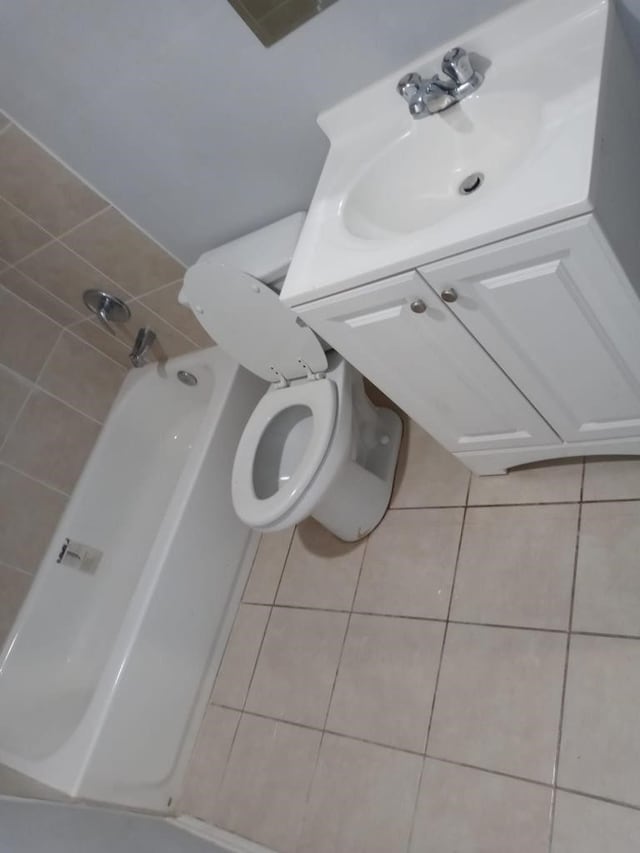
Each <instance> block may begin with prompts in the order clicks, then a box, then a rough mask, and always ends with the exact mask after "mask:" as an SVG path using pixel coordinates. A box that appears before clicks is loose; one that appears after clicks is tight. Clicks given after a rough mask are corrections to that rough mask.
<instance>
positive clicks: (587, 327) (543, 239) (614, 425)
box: [420, 216, 640, 442]
mask: <svg viewBox="0 0 640 853" xmlns="http://www.w3.org/2000/svg"><path fill="white" fill-rule="evenodd" d="M420 274H421V275H422V276H423V277H424V278H425V280H426V281H427V282H428V283H429V284H430V285H431V287H432V288H433V289H434V291H435V292H436V293H437V294H438V295H440V294H444V296H445V297H448V298H449V299H452V300H454V301H452V302H449V303H448V306H449V308H450V309H451V310H452V311H453V312H454V313H455V315H456V316H457V317H458V318H459V320H460V321H461V323H463V324H464V326H465V327H466V328H467V329H468V331H469V332H470V333H471V334H472V335H473V336H474V337H475V339H476V340H477V341H479V343H480V344H481V345H482V346H483V347H484V348H485V349H486V350H487V351H488V352H490V353H491V355H492V357H493V358H494V359H495V360H496V361H497V362H498V364H499V365H500V366H501V367H502V369H503V370H504V371H505V372H506V373H507V374H508V375H509V376H510V378H511V379H512V380H513V382H514V383H515V384H516V385H517V386H518V388H519V389H520V390H521V391H522V393H523V394H525V396H526V397H527V398H528V399H529V400H530V401H531V402H532V403H533V405H534V406H535V407H536V408H537V409H538V411H540V412H541V413H542V414H543V415H544V417H545V419H546V420H547V421H548V422H549V423H550V424H551V426H552V427H553V428H554V430H555V431H556V432H557V433H559V435H560V436H561V437H562V439H563V440H564V441H565V442H589V441H596V440H599V439H616V438H625V437H629V436H639V435H640V299H639V297H638V294H636V292H635V291H634V289H633V287H632V286H631V284H630V282H629V281H628V279H627V277H626V276H625V275H624V272H623V271H622V269H621V268H620V267H619V265H618V263H617V261H616V259H615V257H614V255H613V254H612V252H611V250H610V248H609V246H608V245H607V243H606V241H605V240H604V237H603V235H602V234H601V232H600V228H599V226H598V225H597V223H596V221H595V219H594V218H593V217H592V216H584V217H580V218H578V219H575V220H569V221H568V222H564V223H561V224H559V225H555V226H551V227H549V228H544V229H542V230H540V231H533V232H530V233H528V234H524V235H522V236H519V237H515V238H513V239H511V240H505V241H503V242H501V243H498V244H495V245H493V246H486V247H484V248H482V249H478V250H476V251H471V252H466V253H465V254H463V255H458V256H457V257H453V258H449V259H447V260H444V261H440V262H436V263H433V264H429V265H427V266H424V267H421V268H420Z"/></svg>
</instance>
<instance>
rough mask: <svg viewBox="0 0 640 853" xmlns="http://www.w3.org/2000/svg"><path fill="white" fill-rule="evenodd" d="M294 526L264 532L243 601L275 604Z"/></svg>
mask: <svg viewBox="0 0 640 853" xmlns="http://www.w3.org/2000/svg"><path fill="white" fill-rule="evenodd" d="M292 536H293V528H292V527H291V528H288V529H287V530H278V531H277V532H276V533H263V534H262V536H261V537H260V544H259V545H258V551H257V553H256V557H255V560H254V561H253V566H252V567H251V574H250V575H249V580H248V581H247V585H246V587H245V589H244V594H243V596H242V598H243V601H247V602H252V603H253V604H273V602H274V600H275V597H276V592H277V590H278V584H279V583H280V578H281V577H282V570H283V569H284V562H285V560H286V559H287V554H288V552H289V546H290V545H291V538H292Z"/></svg>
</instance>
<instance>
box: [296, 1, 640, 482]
mask: <svg viewBox="0 0 640 853" xmlns="http://www.w3.org/2000/svg"><path fill="white" fill-rule="evenodd" d="M456 41H457V42H458V43H459V44H460V45H462V46H463V47H464V48H465V50H466V51H467V52H468V54H469V56H470V57H471V59H472V61H473V63H474V66H475V67H477V68H480V69H481V71H482V73H483V76H484V80H483V82H482V85H481V86H479V88H477V90H476V91H474V92H473V93H472V94H471V95H470V96H469V97H465V99H464V100H461V101H460V102H459V103H456V104H455V105H453V106H451V107H450V108H447V109H444V110H443V111H442V112H437V113H434V114H432V115H428V116H426V117H424V118H420V120H419V121H416V120H415V118H414V117H413V116H412V115H411V114H409V111H408V110H407V108H406V107H407V105H406V104H404V103H403V101H402V99H401V98H400V97H398V93H397V91H396V83H397V82H398V78H399V77H400V76H401V75H403V74H404V75H407V74H408V73H410V72H419V73H420V74H421V75H422V74H425V75H430V74H433V72H434V71H437V70H438V68H439V66H440V61H441V59H442V56H443V53H444V52H445V51H446V50H447V48H449V47H450V46H451V45H446V46H445V47H443V48H442V49H439V50H437V51H434V52H432V53H430V54H428V55H425V56H424V57H420V58H419V59H418V60H417V61H415V62H413V63H411V65H410V66H407V67H406V68H404V69H399V71H397V72H395V73H394V74H392V75H389V76H388V77H387V78H385V79H384V80H381V81H377V82H376V83H374V84H373V85H371V86H370V87H369V88H368V89H366V90H364V91H363V92H360V93H357V94H356V95H354V96H353V97H351V98H349V99H347V100H346V101H344V102H342V103H340V104H338V105H337V106H336V107H334V108H332V109H331V110H329V111H327V112H326V113H324V114H322V115H321V116H320V117H319V119H318V121H319V124H320V126H321V127H322V129H323V130H324V131H325V133H326V134H327V136H328V137H329V139H330V141H331V148H330V152H329V154H328V157H327V160H326V163H325V166H324V170H323V172H322V175H321V177H320V180H319V183H318V187H317V190H316V193H315V196H314V199H313V201H312V204H311V206H310V210H309V214H308V216H307V220H306V223H305V226H304V228H303V231H302V235H301V238H300V241H299V243H298V247H297V249H296V253H295V255H294V259H293V262H292V264H291V267H290V271H289V274H288V276H287V279H286V281H285V284H284V287H283V290H282V294H281V298H282V299H283V300H284V301H285V302H286V303H287V304H289V305H290V306H291V307H292V308H293V309H294V310H295V311H296V312H297V314H298V315H299V317H300V318H301V321H302V322H304V323H306V324H307V325H309V326H310V327H311V328H312V329H313V330H314V331H315V332H316V333H317V334H318V335H320V336H321V337H322V338H324V339H325V340H326V341H327V342H328V343H329V344H330V345H331V346H333V347H334V348H335V349H336V350H338V352H340V353H341V355H343V356H344V358H346V359H347V360H348V361H350V362H351V363H352V364H353V365H354V366H355V367H356V368H357V369H358V370H359V371H360V372H361V373H363V374H364V375H365V376H366V377H368V378H369V379H370V380H371V381H372V382H374V383H375V384H376V385H377V386H378V387H379V388H380V389H381V390H382V391H383V392H384V393H385V394H387V395H388V396H389V397H390V398H391V399H393V400H394V401H395V402H396V403H397V404H398V405H399V406H400V407H401V408H402V409H404V411H405V412H406V413H407V414H408V415H409V416H410V417H411V418H413V419H414V420H415V421H416V422H417V423H418V424H420V426H422V427H423V428H424V429H425V430H427V431H428V432H429V433H430V434H431V435H432V436H433V437H434V438H435V439H436V440H437V441H438V442H440V443H441V444H442V445H443V446H444V447H446V448H447V449H448V450H450V451H451V452H452V453H454V454H455V455H456V456H457V457H458V458H459V459H460V460H461V461H462V462H463V463H464V464H465V465H467V466H468V467H469V468H470V469H471V470H472V471H474V472H476V473H478V474H497V473H502V472H504V471H506V470H508V469H509V468H511V467H513V466H515V465H521V464H524V463H527V462H533V461H538V460H544V459H554V458H560V457H571V456H583V455H593V454H640V165H639V164H638V154H637V150H638V149H637V146H638V140H640V83H639V73H638V70H637V68H636V65H635V61H634V59H633V57H632V55H631V52H630V49H629V47H628V45H627V41H626V37H625V36H624V34H623V32H622V30H621V27H620V23H619V21H618V18H617V15H616V11H615V8H614V6H613V5H612V4H610V3H607V2H602V1H601V0H597V2H593V0H560V1H559V2H558V0H554V2H550V0H530V2H526V3H523V4H520V5H519V6H516V7H515V8H513V9H511V10H509V11H508V12H506V13H504V14H502V15H500V16H498V17H497V18H494V19H493V20H491V21H488V22H487V23H485V24H483V25H482V26H481V27H479V28H477V29H476V30H473V31H472V32H469V33H467V34H465V35H462V36H460V38H459V39H456ZM416 76H417V75H416ZM401 82H402V81H401ZM407 100H408V99H407Z"/></svg>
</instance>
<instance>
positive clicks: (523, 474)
mask: <svg viewBox="0 0 640 853" xmlns="http://www.w3.org/2000/svg"><path fill="white" fill-rule="evenodd" d="M581 481H582V462H575V461H564V460H563V461H560V462H545V463H540V464H536V465H531V466H529V467H527V468H521V469H518V470H516V471H510V472H509V473H508V474H503V475H500V476H497V477H478V476H477V475H475V474H474V475H473V476H472V478H471V488H470V490H469V504H470V505H473V504H478V505H488V504H524V503H553V502H556V501H560V502H561V501H578V500H580V485H581Z"/></svg>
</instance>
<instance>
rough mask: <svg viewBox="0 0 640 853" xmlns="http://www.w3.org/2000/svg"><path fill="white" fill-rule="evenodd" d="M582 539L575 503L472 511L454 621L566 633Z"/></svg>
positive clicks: (460, 566)
mask: <svg viewBox="0 0 640 853" xmlns="http://www.w3.org/2000/svg"><path fill="white" fill-rule="evenodd" d="M577 532H578V505H577V504H565V505H561V506H508V507H481V508H477V509H476V508H470V509H469V510H467V515H466V518H465V524H464V533H463V536H462V548H461V551H460V560H459V562H458V571H457V572H456V583H455V589H454V592H453V605H452V609H451V618H452V619H456V620H460V621H462V622H486V623H489V624H496V625H515V626H522V627H531V628H559V629H562V630H566V629H567V627H568V625H569V611H570V608H571V586H572V582H573V566H574V560H575V550H576V537H577Z"/></svg>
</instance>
